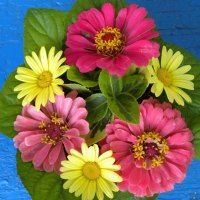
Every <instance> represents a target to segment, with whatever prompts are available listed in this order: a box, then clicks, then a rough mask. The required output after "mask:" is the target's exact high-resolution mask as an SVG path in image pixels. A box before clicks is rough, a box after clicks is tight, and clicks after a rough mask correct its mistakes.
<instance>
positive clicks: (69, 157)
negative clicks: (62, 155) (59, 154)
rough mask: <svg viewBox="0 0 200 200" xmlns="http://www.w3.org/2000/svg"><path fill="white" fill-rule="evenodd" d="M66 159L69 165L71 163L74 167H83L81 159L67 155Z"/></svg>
mask: <svg viewBox="0 0 200 200" xmlns="http://www.w3.org/2000/svg"><path fill="white" fill-rule="evenodd" d="M67 158H68V160H69V161H70V162H71V163H73V164H75V165H78V166H83V165H84V164H85V162H84V161H83V160H82V159H80V158H78V157H76V156H72V155H68V156H67Z"/></svg>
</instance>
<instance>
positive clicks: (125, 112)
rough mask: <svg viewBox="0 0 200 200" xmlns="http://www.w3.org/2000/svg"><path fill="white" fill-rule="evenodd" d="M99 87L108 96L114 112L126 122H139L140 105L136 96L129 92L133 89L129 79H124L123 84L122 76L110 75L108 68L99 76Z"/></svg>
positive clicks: (109, 104)
mask: <svg viewBox="0 0 200 200" xmlns="http://www.w3.org/2000/svg"><path fill="white" fill-rule="evenodd" d="M136 77H137V76H136ZM127 80H130V79H127ZM131 80H132V79H131ZM131 86H132V85H131ZM99 87H100V89H101V92H102V93H103V94H104V95H105V96H106V98H107V103H108V107H109V109H110V110H111V111H112V113H114V114H115V115H116V116H117V117H119V118H120V119H122V120H124V121H126V122H129V123H139V106H138V103H137V100H136V98H135V97H134V96H133V95H132V94H131V93H129V92H132V91H131V90H130V83H129V82H128V81H125V79H124V85H123V80H122V78H119V77H117V76H110V75H109V74H108V72H107V71H106V70H103V71H102V72H101V73H100V76H99ZM132 88H133V87H132ZM135 91H136V90H135ZM138 94H139V93H138Z"/></svg>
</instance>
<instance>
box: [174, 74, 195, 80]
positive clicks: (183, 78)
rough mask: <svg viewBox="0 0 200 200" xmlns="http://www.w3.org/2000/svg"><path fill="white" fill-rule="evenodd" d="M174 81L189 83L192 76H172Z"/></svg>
mask: <svg viewBox="0 0 200 200" xmlns="http://www.w3.org/2000/svg"><path fill="white" fill-rule="evenodd" d="M173 78H174V81H182V80H183V81H185V80H187V81H191V80H193V79H194V75H191V74H180V75H173Z"/></svg>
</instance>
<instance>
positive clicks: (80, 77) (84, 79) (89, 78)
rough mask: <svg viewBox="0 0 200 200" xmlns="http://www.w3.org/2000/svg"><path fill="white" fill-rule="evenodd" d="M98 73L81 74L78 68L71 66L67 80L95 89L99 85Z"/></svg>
mask: <svg viewBox="0 0 200 200" xmlns="http://www.w3.org/2000/svg"><path fill="white" fill-rule="evenodd" d="M96 74H97V73H96V72H90V73H81V72H80V71H79V70H78V68H77V67H73V66H71V67H70V68H69V69H68V70H67V78H68V79H69V80H70V81H74V82H77V83H79V84H81V85H84V86H85V87H95V86H96V85H98V81H97V77H96Z"/></svg>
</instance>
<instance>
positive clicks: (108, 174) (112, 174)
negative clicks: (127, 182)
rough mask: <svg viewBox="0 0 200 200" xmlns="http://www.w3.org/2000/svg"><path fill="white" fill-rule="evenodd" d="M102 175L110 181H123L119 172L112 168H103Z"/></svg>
mask: <svg viewBox="0 0 200 200" xmlns="http://www.w3.org/2000/svg"><path fill="white" fill-rule="evenodd" d="M101 176H102V177H103V178H104V179H106V180H108V181H112V182H122V180H123V179H122V177H121V176H119V175H118V174H117V173H115V172H113V171H111V170H107V169H102V170H101Z"/></svg>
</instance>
